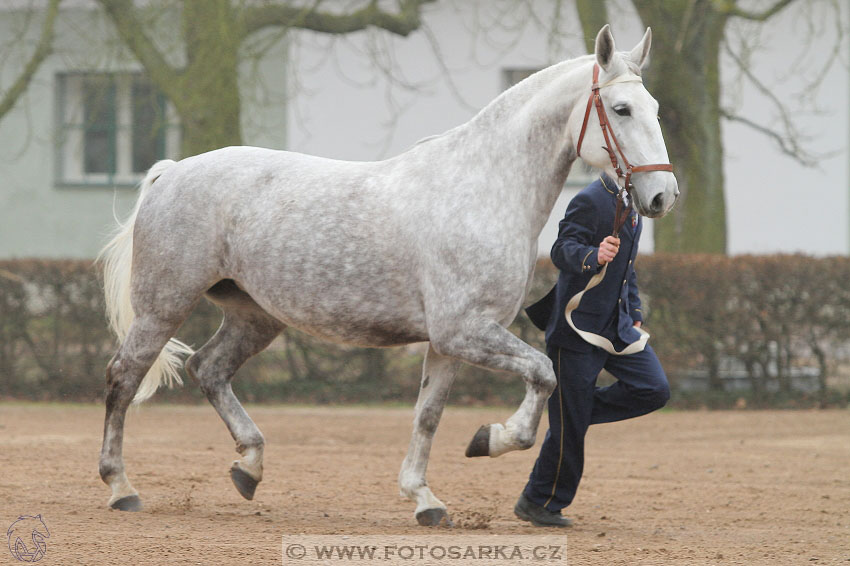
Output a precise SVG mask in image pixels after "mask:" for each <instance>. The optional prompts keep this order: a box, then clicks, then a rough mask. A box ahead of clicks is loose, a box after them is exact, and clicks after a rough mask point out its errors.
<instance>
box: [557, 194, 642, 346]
mask: <svg viewBox="0 0 850 566" xmlns="http://www.w3.org/2000/svg"><path fill="white" fill-rule="evenodd" d="M602 182H603V183H604V182H605V181H602ZM624 192H625V189H621V190H620V192H619V193H618V194H617V209H616V212H615V213H614V231H613V235H614V236H618V235H619V233H620V230H621V229H622V227H623V224H625V222H626V219H627V218H628V217H629V212H630V211H631V209H632V207H631V203H630V204H629V205H628V206H626V205H625V203H624V202H623V201H624V199H625V198H626V197H625V196H624V194H623V193H624ZM607 272H608V264H607V263H606V264H605V265H603V266H602V270H601V271H599V272H598V273H596V275H594V276H593V277H591V278H590V281H588V282H587V286H586V287H585V288H584V290H583V291H581V292H579V293H577V294H576V295H574V296H573V298H571V299H570V300H569V302H568V303H567V307H566V308H565V309H564V316H565V317H566V319H567V324H569V325H570V328H572V329H573V330H574V331H575V333H576V334H578V335H579V336H581V338H582V339H583V340H584V341H585V342H587V343H589V344H592V345H594V346H596V347H597V348H602V349H603V350H605V351H606V352H608V353H609V354H614V355H615V356H627V355H629V354H635V353H637V352H642V351H643V349H644V348H645V347H646V342H647V340H649V333H648V332H647V331H646V330H644V329H643V328H635V330H637V331H638V334H640V338H638V340H637V341H636V342H632V343H631V344H629V345H628V346H626V347H625V348H623V350H621V351H619V352H618V351H617V349H616V348H615V347H614V344H612V343H611V341H610V340H608V339H607V338H605V337H604V336H600V335H599V334H594V333H593V332H588V331H586V330H581V329H579V328H578V327H577V326H576V325H575V323H574V322H573V311H574V310H576V309H577V308H578V305H579V303H581V298H582V297H583V296H584V294H585V293H587V292H588V291H590V290H591V289H593V288H594V287H596V286H597V285H599V284H600V283H601V282H602V280H603V279H605V273H607Z"/></svg>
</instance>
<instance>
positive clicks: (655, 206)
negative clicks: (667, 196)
mask: <svg viewBox="0 0 850 566" xmlns="http://www.w3.org/2000/svg"><path fill="white" fill-rule="evenodd" d="M649 207H650V208H651V209H652V212H658V211H660V210H662V209H663V208H664V196H663V195H662V194H661V193H658V194H657V195H655V198H654V199H652V204H650V205H649Z"/></svg>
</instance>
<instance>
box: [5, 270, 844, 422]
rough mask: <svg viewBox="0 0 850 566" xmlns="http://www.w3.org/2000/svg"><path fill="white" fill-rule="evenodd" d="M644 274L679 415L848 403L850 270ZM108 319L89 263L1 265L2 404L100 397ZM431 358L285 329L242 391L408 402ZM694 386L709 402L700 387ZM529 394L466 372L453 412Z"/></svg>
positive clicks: (210, 323)
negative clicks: (805, 383) (810, 376)
mask: <svg viewBox="0 0 850 566" xmlns="http://www.w3.org/2000/svg"><path fill="white" fill-rule="evenodd" d="M637 270H638V282H639V285H640V288H641V296H642V298H643V302H644V307H645V308H644V310H645V314H646V326H647V328H648V329H649V331H650V333H651V334H652V339H651V341H650V343H651V344H652V345H653V347H654V348H655V350H656V351H657V352H658V355H659V357H660V358H661V360H662V363H663V364H664V367H665V370H666V371H667V374H668V377H669V378H670V381H671V385H672V386H673V388H674V391H676V390H679V392H678V393H677V394H675V395H674V402H678V403H680V404H691V405H693V404H696V405H709V406H715V405H718V406H722V405H728V404H730V403H735V402H737V403H738V404H739V406H740V404H741V403H742V398H743V399H744V400H747V401H748V402H749V403H750V405H753V404H754V405H756V406H763V405H768V404H774V405H775V404H777V403H779V404H783V405H795V406H799V405H816V404H819V405H826V404H830V403H839V404H845V403H846V402H847V400H848V393H847V389H848V387H847V378H846V376H845V375H844V373H845V370H844V366H845V365H846V363H847V360H848V357H850V353H848V350H850V348H848V341H850V285H848V282H850V258H846V257H834V258H812V257H807V256H801V255H777V256H738V257H724V256H710V255H706V256H701V255H662V254H656V255H649V256H640V259H639V260H638V265H637ZM556 278H557V271H556V270H555V268H554V267H553V266H552V265H551V263H550V262H549V261H548V260H541V261H540V262H539V264H538V266H537V271H536V274H535V280H534V284H533V286H532V290H531V292H530V293H529V297H530V300H529V302H531V301H533V300H535V299H536V298H538V297H540V296H542V295H543V294H544V293H545V292H546V291H547V290H548V289H549V288H550V287H551V285H552V284H553V282H554V281H555V279H556ZM103 310H104V309H103V297H102V290H101V283H100V281H99V277H98V274H97V272H96V271H95V269H94V268H93V266H92V265H91V263H90V262H83V261H65V260H61V261H46V260H12V261H0V397H6V398H25V399H40V400H95V399H99V398H101V396H102V393H103V371H104V368H105V366H106V363H107V362H108V360H109V358H110V356H111V355H112V353H113V350H114V348H115V343H114V339H113V337H112V336H111V335H110V334H109V331H108V328H107V325H106V321H105V318H104V314H103ZM220 320H221V317H220V314H219V312H218V311H217V309H216V308H215V307H213V306H212V305H210V304H209V303H206V302H203V304H201V305H200V306H199V307H198V308H197V309H196V311H195V312H194V313H193V315H192V316H191V317H190V318H189V320H188V321H187V322H186V323H185V324H184V325H183V327H182V328H181V330H180V332H179V336H180V338H181V339H183V340H184V341H186V342H187V343H189V344H193V345H195V346H200V345H201V344H203V343H204V342H205V341H206V340H207V339H208V338H209V337H210V336H211V335H212V334H213V333H214V332H215V330H216V328H217V327H218V325H219V323H220ZM512 330H513V331H514V332H515V333H516V334H517V335H519V336H520V337H521V338H522V339H523V340H525V341H527V342H528V343H530V344H532V345H533V346H535V347H538V348H541V349H542V348H543V347H544V344H543V336H542V333H541V332H539V331H537V329H535V328H534V327H533V326H532V325H531V323H530V322H529V320H528V319H527V317H525V315H524V314H521V315H520V316H519V317H517V320H516V321H515V322H514V324H513V325H512ZM423 351H424V349H423V348H422V346H421V345H414V346H410V347H406V348H394V349H388V350H383V349H360V348H347V347H340V346H336V345H330V344H327V343H324V342H321V341H318V340H315V339H313V338H311V337H309V336H307V335H305V334H303V333H299V332H296V331H292V330H287V331H286V332H285V333H284V335H283V336H282V337H281V338H279V339H278V340H276V341H275V342H274V343H273V344H272V346H271V347H270V348H269V349H268V350H266V351H265V352H263V353H262V354H260V355H258V356H255V357H254V358H253V359H251V360H250V361H249V362H248V363H246V365H245V366H244V367H243V368H242V369H241V370H240V372H239V374H238V377H237V379H236V380H235V381H234V389H235V390H236V391H237V394H238V395H239V396H240V397H241V398H242V399H244V400H248V401H289V402H295V401H297V402H314V403H331V402H334V403H338V402H371V401H396V400H397V401H404V402H412V401H413V400H415V398H416V394H417V390H418V384H419V379H420V372H421V362H422V355H423ZM733 362H734V363H733ZM730 364H732V365H735V364H737V365H738V366H740V367H739V373H740V372H743V375H744V381H745V383H744V384H745V385H747V386H748V388H749V390H748V391H738V390H735V391H727V389H729V388H730V386H729V384H730V383H732V381H734V380H730V379H729V375H730V372H729V371H728V366H730ZM801 368H803V369H805V368H808V369H811V368H816V369H817V376H815V380H816V383H817V387H816V389H815V390H809V391H803V392H801V391H798V390H797V388H796V387H795V378H794V376H795V375H796V374H799V373H800V372H801V371H802V370H801ZM733 373H734V372H733ZM699 376H703V378H702V381H700V379H699ZM740 381H741V378H740V377H739V379H738V381H737V383H739V384H740ZM697 382H699V383H703V382H704V383H705V384H706V387H704V388H703V389H705V388H707V389H708V391H701V390H700V387H696V388H695V387H694V386H693V384H694V383H697ZM689 384H690V385H689ZM523 392H524V386H523V383H522V380H521V379H519V378H518V377H516V376H512V375H508V374H497V373H492V372H488V371H484V370H481V369H478V368H473V367H466V366H465V367H464V369H463V370H462V371H461V374H460V375H459V376H458V379H457V380H456V382H455V386H454V387H453V392H452V401H453V402H454V403H461V404H482V405H483V404H494V403H508V404H514V403H516V402H518V401H519V400H520V399H521V397H522V395H523ZM201 397H202V396H201V395H200V393H199V392H198V389H197V387H194V386H193V385H189V384H187V385H186V386H185V387H183V388H179V389H175V390H171V391H163V392H161V393H159V394H158V398H159V399H172V400H174V399H177V400H183V401H185V400H192V399H201Z"/></svg>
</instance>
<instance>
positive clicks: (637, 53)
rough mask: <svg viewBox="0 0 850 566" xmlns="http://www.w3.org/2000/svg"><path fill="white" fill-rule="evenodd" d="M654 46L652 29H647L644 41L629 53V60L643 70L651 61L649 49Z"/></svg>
mask: <svg viewBox="0 0 850 566" xmlns="http://www.w3.org/2000/svg"><path fill="white" fill-rule="evenodd" d="M651 46H652V28H646V33H644V34H643V39H641V40H640V43H638V44H637V45H635V48H634V49H632V50H631V52H630V53H629V59H631V60H632V61H634V63H635V64H636V65H637V66H638V67H640V68H641V69H643V68H644V67H645V66H646V64H647V62H648V61H649V48H650V47H651Z"/></svg>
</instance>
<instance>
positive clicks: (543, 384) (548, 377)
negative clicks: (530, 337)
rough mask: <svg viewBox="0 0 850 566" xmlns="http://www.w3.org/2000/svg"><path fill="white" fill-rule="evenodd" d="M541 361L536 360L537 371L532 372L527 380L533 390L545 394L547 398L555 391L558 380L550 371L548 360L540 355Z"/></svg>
mask: <svg viewBox="0 0 850 566" xmlns="http://www.w3.org/2000/svg"><path fill="white" fill-rule="evenodd" d="M541 357H543V358H544V359H543V360H538V361H539V362H540V363H539V364H538V367H537V371H534V372H533V373H532V374H531V377H530V378H529V383H531V385H532V386H533V387H534V388H535V389H538V390H540V391H542V392H543V393H545V394H546V396H547V397H548V396H549V395H551V394H552V392H553V391H555V387H557V386H558V378H557V377H555V371H554V370H553V369H552V363H551V362H550V361H549V358H546V357H545V356H543V354H541Z"/></svg>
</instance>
